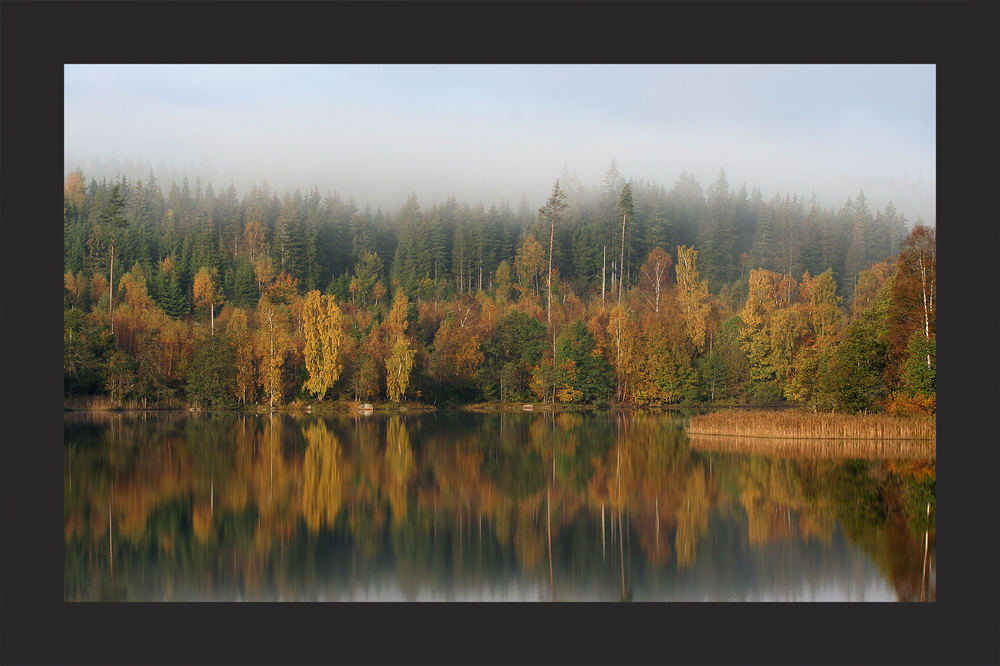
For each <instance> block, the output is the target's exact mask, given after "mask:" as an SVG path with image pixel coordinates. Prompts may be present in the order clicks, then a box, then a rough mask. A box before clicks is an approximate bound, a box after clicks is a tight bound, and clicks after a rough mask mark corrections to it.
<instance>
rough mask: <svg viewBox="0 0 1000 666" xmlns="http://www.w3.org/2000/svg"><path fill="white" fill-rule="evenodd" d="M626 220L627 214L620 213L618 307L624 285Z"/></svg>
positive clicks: (620, 302)
mask: <svg viewBox="0 0 1000 666" xmlns="http://www.w3.org/2000/svg"><path fill="white" fill-rule="evenodd" d="M627 219H628V213H622V263H621V265H619V266H618V305H621V304H622V285H623V284H624V282H625V280H624V279H623V278H624V271H623V270H622V269H624V268H625V220H627Z"/></svg>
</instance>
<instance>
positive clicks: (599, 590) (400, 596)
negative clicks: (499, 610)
mask: <svg viewBox="0 0 1000 666" xmlns="http://www.w3.org/2000/svg"><path fill="white" fill-rule="evenodd" d="M720 523H721V521H720V520H719V519H718V518H716V519H713V520H712V521H711V528H715V529H714V532H716V534H720V533H724V532H725V531H726V529H727V528H729V529H731V527H732V526H731V525H729V526H722V525H720ZM387 547H389V548H390V549H391V546H388V545H387ZM699 547H700V548H701V549H703V550H702V552H703V555H702V556H701V557H700V558H699V560H698V562H696V564H695V565H694V566H693V567H691V568H690V569H682V570H680V571H678V569H677V565H676V563H675V562H667V563H665V564H664V565H663V566H662V567H659V568H657V569H646V568H644V567H643V568H644V570H643V571H642V572H641V574H640V575H636V573H635V571H634V569H636V568H639V567H642V563H641V562H640V561H639V560H638V559H636V560H635V561H630V560H627V561H626V565H625V566H626V574H625V578H626V580H625V585H626V589H627V591H628V600H630V601H643V602H650V601H653V602H698V601H710V602H711V601H754V602H757V601H759V602H767V601H777V602H803V601H822V602H838V601H846V602H862V601H876V602H878V601H891V602H894V601H897V600H898V598H897V595H896V592H895V590H894V589H893V587H892V585H891V584H890V583H889V581H888V580H886V578H885V576H884V575H883V574H882V572H881V571H879V569H878V567H877V566H876V565H875V564H874V563H873V562H872V561H871V558H870V557H868V556H867V555H866V554H865V553H864V552H862V551H861V550H860V549H859V548H858V547H856V546H852V545H851V544H850V543H848V542H847V541H845V539H844V537H843V534H842V533H841V531H840V530H839V529H837V530H835V533H834V535H833V537H832V539H831V543H830V545H829V547H826V546H821V545H820V544H818V543H817V542H816V541H815V540H812V541H807V542H803V541H802V540H801V539H800V538H799V536H798V535H796V536H795V537H794V538H793V539H791V540H786V541H779V542H777V543H771V544H767V545H763V546H753V547H745V548H741V549H740V550H739V552H738V553H737V554H736V555H735V556H734V557H732V558H730V561H729V563H728V564H727V565H726V567H721V566H719V565H718V563H717V562H715V561H713V560H712V558H711V535H709V536H708V537H706V539H705V541H704V542H703V543H702V544H700V546H699ZM626 548H627V546H626ZM598 552H599V549H598ZM617 552H618V551H617V549H610V548H609V550H608V557H607V559H606V561H605V563H604V564H606V567H605V568H604V570H603V571H601V572H600V573H601V574H602V575H601V580H595V579H594V577H593V576H587V577H585V578H584V577H579V576H573V574H572V573H570V572H569V571H568V569H567V568H565V567H564V568H562V569H560V568H559V564H558V563H557V564H555V567H556V569H555V572H554V576H555V588H556V590H555V600H556V601H557V602H561V601H568V602H573V601H595V600H597V601H620V600H621V588H620V584H621V561H620V559H618V558H617V557H616V556H615V554H616V553H617ZM632 554H633V556H635V557H637V558H639V557H641V556H639V555H637V554H636V553H635V551H634V550H633V553H632ZM626 557H628V553H626ZM350 559H351V555H350V554H347V556H346V558H345V559H344V560H337V559H335V558H331V559H330V560H329V561H327V562H326V563H325V564H323V563H320V562H317V568H318V569H319V570H320V572H319V573H318V578H319V579H318V580H316V581H315V582H314V583H312V584H311V585H310V586H308V588H307V589H302V588H300V589H298V590H296V591H294V592H293V593H291V594H288V595H287V596H286V597H283V596H282V593H281V592H280V591H278V590H275V591H274V597H273V598H272V597H268V600H274V601H360V602H365V601H367V602H397V601H441V602H449V601H485V602H525V601H551V600H552V592H551V588H550V587H549V578H548V571H547V567H543V568H542V570H539V571H537V572H536V571H532V572H520V571H510V572H494V573H486V574H485V575H484V576H480V577H478V579H477V580H468V579H463V578H462V576H461V575H460V574H458V573H457V572H456V576H455V578H456V580H454V581H451V582H444V583H442V582H441V581H435V582H432V583H426V582H412V581H411V582H404V581H402V580H401V575H400V573H399V571H397V570H395V569H394V565H393V563H391V562H381V563H379V564H377V565H375V566H374V568H373V569H367V568H366V569H365V570H364V573H363V575H360V576H353V575H351V572H350V569H351V567H352V563H351V562H350V561H349V560H350ZM474 566H475V564H469V563H466V564H465V565H464V568H473V567H474ZM484 578H485V579H484ZM152 596H156V595H152ZM260 598H261V597H260V595H259V593H258V594H253V595H250V596H245V595H242V594H237V595H235V596H234V595H233V592H232V591H231V590H227V589H222V590H216V591H215V592H214V593H209V592H208V591H206V590H203V589H201V590H198V589H190V588H185V586H183V585H181V586H179V587H178V588H176V589H175V590H174V595H173V597H172V598H170V597H161V600H164V601H170V600H187V599H193V600H199V601H257V600H260Z"/></svg>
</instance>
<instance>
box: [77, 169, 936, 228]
mask: <svg viewBox="0 0 1000 666" xmlns="http://www.w3.org/2000/svg"><path fill="white" fill-rule="evenodd" d="M611 161H615V162H616V164H618V165H619V167H620V168H621V169H622V171H625V170H626V169H625V167H624V166H623V165H622V164H621V162H620V161H618V160H616V159H615V158H614V157H609V158H608V159H607V161H605V162H603V163H600V164H599V165H598V164H597V163H596V162H595V163H594V164H591V165H588V166H587V168H585V169H581V170H577V169H575V168H574V167H573V165H568V166H564V167H563V168H562V169H561V170H560V171H558V172H554V173H555V176H558V177H560V178H561V179H563V180H564V181H565V180H576V181H578V182H579V183H580V187H581V188H583V189H588V190H590V191H591V193H593V192H597V191H599V190H600V187H601V186H602V183H603V178H604V175H605V170H606V169H607V166H608V162H611ZM65 165H66V167H65V169H64V171H65V173H64V174H63V175H64V177H65V176H68V175H69V174H70V172H71V171H80V172H82V173H84V174H86V176H87V178H88V179H89V178H93V179H96V180H98V181H100V180H115V179H117V178H119V177H121V176H124V177H126V178H128V179H129V180H132V181H138V180H144V179H145V180H148V178H149V176H150V174H152V175H153V176H154V177H155V178H156V180H157V181H159V182H161V183H171V182H178V183H179V182H181V181H182V180H184V179H185V178H186V179H187V180H188V181H189V182H190V183H196V182H198V181H200V182H201V183H203V184H205V185H208V184H211V185H212V186H213V187H214V188H215V189H216V190H218V189H219V188H220V186H221V187H227V186H229V185H230V184H232V185H234V186H235V187H236V189H237V190H239V191H241V192H245V191H248V190H249V189H251V188H252V187H254V186H255V185H263V184H264V183H267V184H268V186H269V187H270V188H271V189H273V190H275V191H278V192H284V191H288V192H292V191H294V190H296V189H300V190H311V189H314V188H315V189H318V190H319V191H320V192H321V193H324V194H327V193H330V194H337V195H338V196H340V197H342V198H347V199H354V201H355V202H356V203H357V204H358V205H359V206H361V207H364V206H365V205H366V204H367V205H370V206H371V207H372V208H383V209H386V210H391V209H397V208H399V207H400V206H402V205H403V204H404V203H405V202H406V199H407V197H408V196H409V195H410V194H411V193H414V194H416V195H417V196H418V198H419V199H420V201H421V202H422V203H424V204H425V205H433V204H436V203H443V202H444V201H445V200H447V199H448V198H449V197H455V198H457V199H458V200H459V201H466V202H470V203H477V202H478V203H483V204H485V205H487V206H488V205H489V204H490V203H497V204H498V205H499V204H500V203H501V202H504V201H506V202H508V203H511V204H512V205H516V204H518V203H520V202H521V200H522V199H524V200H526V201H527V203H528V205H529V206H535V204H536V202H539V201H541V200H543V199H544V198H545V197H546V196H547V195H548V187H547V186H545V185H544V183H545V182H546V177H544V176H540V177H531V176H528V175H525V174H524V173H522V172H521V171H520V170H513V171H512V172H510V173H507V174H504V175H503V176H502V177H497V178H492V179H491V178H488V177H486V176H484V175H469V176H466V177H464V178H463V179H458V178H457V175H458V172H460V171H461V169H458V171H456V173H453V174H452V175H450V176H448V177H446V178H440V177H439V176H437V175H435V176H428V175H427V174H426V173H422V172H421V170H420V169H419V168H410V169H408V170H407V171H406V172H405V174H404V173H398V172H397V173H396V174H395V175H393V172H392V170H391V169H385V168H382V167H373V168H371V169H369V170H364V169H359V168H358V165H356V164H353V165H352V164H344V163H331V164H327V165H325V166H323V167H299V168H297V169H296V168H294V167H292V168H287V169H285V170H282V171H277V170H273V169H271V170H269V169H267V168H266V167H260V168H255V167H249V166H241V165H239V164H230V165H228V166H226V167H222V166H220V165H218V164H216V163H215V161H214V160H212V159H211V158H206V159H203V160H200V161H198V162H196V163H192V164H184V165H180V166H178V165H168V164H166V163H164V162H157V163H155V164H154V163H151V162H150V161H149V160H141V159H136V160H132V159H119V158H115V157H104V158H102V157H93V158H82V157H78V156H75V155H71V154H67V155H66V156H65ZM695 166H697V165H695ZM719 169H724V170H725V171H726V174H727V177H728V179H729V181H730V182H731V183H733V184H734V185H735V187H737V188H739V187H740V186H741V185H745V186H746V187H747V189H748V190H753V189H759V190H762V191H763V192H766V193H772V194H781V195H782V196H784V195H789V196H793V195H794V196H797V197H798V198H800V199H803V198H805V199H810V198H812V197H813V196H815V197H816V200H817V202H818V203H820V205H822V206H825V207H839V206H841V205H843V203H844V202H845V201H846V200H847V198H848V197H853V196H855V195H857V193H858V192H859V191H861V190H863V191H864V193H865V197H866V199H867V201H868V204H869V205H870V206H872V207H873V208H876V209H878V208H884V207H885V206H887V205H888V204H889V203H892V205H893V207H894V208H895V209H896V210H897V211H898V212H899V213H900V214H901V215H904V216H906V218H907V219H909V220H916V219H917V218H920V219H922V220H923V222H924V223H925V224H929V225H931V226H934V225H935V223H936V218H937V211H936V204H937V197H936V192H935V183H934V180H933V178H932V177H929V175H928V174H923V173H921V172H920V171H919V170H914V171H912V172H908V173H907V172H901V173H899V174H898V175H894V176H865V177H859V176H857V175H854V174H852V175H848V174H847V173H840V174H829V175H828V176H827V177H826V178H823V179H816V180H815V181H813V180H808V179H807V177H803V176H800V177H797V178H790V177H787V176H785V177H778V178H773V177H772V178H767V179H766V180H767V181H768V182H760V181H759V180H757V179H756V178H755V177H754V176H755V175H757V176H759V175H761V172H762V171H763V170H751V171H750V173H749V174H748V175H749V177H748V178H744V179H741V178H739V177H738V174H734V173H732V171H731V170H730V169H729V168H727V167H726V165H725V164H720V165H703V166H699V167H698V168H691V166H687V165H682V166H681V167H680V168H662V169H656V170H655V171H657V172H659V173H664V172H665V173H670V174H672V175H671V176H670V177H669V178H668V179H660V178H654V177H648V176H645V175H643V174H635V175H637V176H639V177H640V178H641V179H644V180H648V181H651V182H656V183H658V184H661V185H664V186H666V187H667V188H668V189H669V187H671V186H672V185H673V184H674V183H675V182H676V181H677V179H678V178H680V177H681V175H682V174H684V175H693V176H695V178H696V179H697V180H698V181H699V182H700V183H702V184H703V185H707V184H708V183H709V182H711V181H712V179H714V177H715V176H716V175H717V174H718V171H719ZM630 177H631V174H630ZM456 181H458V182H456ZM456 185H460V187H457V186H456ZM536 207H537V206H536Z"/></svg>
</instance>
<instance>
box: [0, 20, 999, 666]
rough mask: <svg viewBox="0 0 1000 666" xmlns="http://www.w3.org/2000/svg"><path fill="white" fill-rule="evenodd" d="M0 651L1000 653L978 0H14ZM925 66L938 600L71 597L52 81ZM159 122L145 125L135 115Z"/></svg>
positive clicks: (4, 26)
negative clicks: (933, 180) (316, 70)
mask: <svg viewBox="0 0 1000 666" xmlns="http://www.w3.org/2000/svg"><path fill="white" fill-rule="evenodd" d="M0 12H2V15H0V31H2V32H0V49H2V51H0V67H2V72H0V82H2V85H3V91H2V98H0V100H2V104H3V107H2V116H0V121H2V131H3V134H2V143H0V145H2V170H0V177H2V187H3V192H2V202H0V205H2V225H3V226H2V234H3V236H2V253H3V258H2V262H0V265H2V267H3V276H2V277H3V279H2V284H3V298H2V301H0V309H2V310H0V311H2V313H3V319H2V326H0V330H2V335H3V344H2V346H0V349H3V350H4V356H5V359H4V363H3V364H2V366H0V368H2V369H0V376H2V377H3V386H4V399H5V400H4V406H5V407H6V409H7V410H9V411H10V412H11V414H10V416H9V417H8V418H7V419H6V421H5V427H4V429H3V435H2V440H3V444H2V460H0V474H2V477H0V492H2V493H3V497H2V503H0V510H2V518H3V525H2V532H0V534H2V535H3V537H2V539H3V542H4V547H3V548H2V549H0V558H2V559H0V575H2V585H3V587H2V589H0V661H2V662H3V663H18V664H21V663H24V664H35V663H37V664H48V663H60V664H142V663H149V664H152V663H191V664H202V663H204V664H229V663H234V664H271V663H300V664H312V663H434V664H446V663H521V662H528V663H580V664H590V663H613V664H617V663H740V664H756V663H766V664H785V663H797V664H803V663H876V664H893V663H906V664H925V663H926V664H951V663H967V664H977V663H996V662H997V661H998V660H1000V638H998V632H1000V618H998V606H997V589H998V585H997V583H998V576H997V573H998V562H1000V552H998V548H997V533H998V530H997V525H1000V519H998V518H1000V515H998V506H1000V502H998V494H997V478H998V476H1000V474H998V472H1000V467H998V457H997V449H998V441H1000V438H998V427H997V420H998V419H997V410H998V406H1000V399H998V393H997V379H998V374H997V349H998V346H1000V345H998V337H997V332H998V331H1000V325H998V310H1000V308H998V305H1000V299H998V295H997V284H998V280H997V277H998V276H997V260H998V256H1000V243H998V234H997V228H998V220H1000V207H998V192H997V184H998V183H1000V169H998V159H997V154H998V145H1000V130H998V125H1000V123H998V118H1000V105H998V80H1000V77H998V75H1000V67H998V63H1000V49H998V37H997V29H996V27H997V25H998V24H1000V22H998V5H997V3H996V2H995V1H994V0H986V1H983V0H969V1H966V0H942V1H938V2H934V1H930V0H928V1H910V0H897V1H888V2H879V1H875V0H872V1H870V2H865V1H859V2H820V1H816V2H811V1H802V2H793V1H788V2H771V3H764V2H755V1H752V0H746V1H741V2H703V3H673V4H665V3H639V2H619V3H615V4H604V3H587V2H582V3H573V4H570V3H558V2H539V3H520V2H509V3H486V2H482V3H461V4H460V3H446V2H441V3H422V2H413V3H410V2H395V3H375V2H369V3H344V4H329V3H318V2H316V3H314V2H287V3H272V2H246V3H235V2H135V3H124V2H106V3H96V2H93V3H91V2H79V3H67V2H35V3H30V2H10V1H8V2H4V3H3V4H2V6H0ZM411 61H417V62H427V63H438V62H442V63H443V62H592V63H604V62H691V63H729V62H745V63H933V64H936V66H937V70H936V71H937V96H938V115H937V118H938V137H937V138H938V164H939V167H938V171H937V175H936V177H937V182H938V196H937V201H938V219H940V220H942V221H943V222H942V225H941V227H940V228H939V229H938V243H939V245H940V248H939V249H940V252H939V257H940V261H941V266H942V269H941V271H940V275H941V276H942V279H941V281H940V299H939V301H940V313H941V315H940V318H939V322H940V323H939V326H938V336H939V341H940V343H939V358H941V359H942V362H941V364H940V372H939V375H938V382H939V385H940V386H941V387H942V388H941V391H940V392H939V399H938V420H939V426H940V428H939V432H940V433H941V436H940V439H939V447H938V451H939V456H938V472H939V474H938V479H939V484H940V487H939V490H938V496H939V497H940V499H941V501H940V502H939V504H938V507H939V511H940V515H939V520H938V526H939V527H940V531H939V532H938V535H937V551H938V561H939V567H938V597H937V598H938V600H937V601H936V602H935V603H933V604H925V605H918V604H878V603H869V604H864V603H844V604H826V603H817V604H756V603H747V604H743V603H733V604H720V603H706V604H638V603H637V604H555V605H547V604H242V605H241V604H228V603H221V604H187V603H172V604H154V603H134V604H97V603H93V604H91V603H72V604H71V603H65V602H63V585H62V572H63V559H62V558H63V530H62V522H63V514H62V482H63V480H62V474H61V470H62V432H63V428H62V388H61V387H62V381H61V379H60V376H61V373H62V369H61V366H60V362H59V353H58V350H59V349H60V347H61V338H60V328H61V327H60V321H59V320H60V319H61V311H60V308H59V306H58V304H59V303H60V302H61V297H60V292H61V290H62V270H61V266H60V264H61V262H60V257H61V247H62V231H61V225H60V224H59V223H58V220H59V219H60V215H61V214H60V212H59V206H60V204H61V202H60V191H61V186H62V169H63V165H62V157H61V150H62V133H61V132H60V131H59V128H62V127H63V117H62V109H63V106H62V76H63V65H64V63H100V62H135V63H154V62H247V63H250V62H411ZM151 131H155V128H151Z"/></svg>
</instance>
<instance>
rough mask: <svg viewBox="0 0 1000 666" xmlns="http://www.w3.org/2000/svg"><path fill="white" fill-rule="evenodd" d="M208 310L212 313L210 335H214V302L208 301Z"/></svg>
mask: <svg viewBox="0 0 1000 666" xmlns="http://www.w3.org/2000/svg"><path fill="white" fill-rule="evenodd" d="M208 307H209V312H211V313H212V335H213V336H214V335H215V303H209V306H208Z"/></svg>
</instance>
